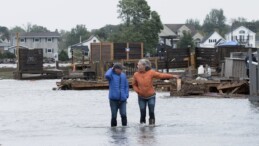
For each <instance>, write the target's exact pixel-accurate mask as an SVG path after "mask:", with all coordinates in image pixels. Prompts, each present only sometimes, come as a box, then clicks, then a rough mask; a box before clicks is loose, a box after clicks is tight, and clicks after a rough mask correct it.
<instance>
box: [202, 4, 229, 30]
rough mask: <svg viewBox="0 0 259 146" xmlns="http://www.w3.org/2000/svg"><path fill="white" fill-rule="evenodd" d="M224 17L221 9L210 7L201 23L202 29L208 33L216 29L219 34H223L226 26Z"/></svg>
mask: <svg viewBox="0 0 259 146" xmlns="http://www.w3.org/2000/svg"><path fill="white" fill-rule="evenodd" d="M225 22H226V17H225V16H224V11H223V10H222V9H219V10H217V9H212V10H211V11H210V13H209V14H207V15H206V18H205V20H204V23H203V26H202V28H203V31H204V32H205V33H206V34H209V33H211V32H213V31H215V30H216V31H218V32H219V33H220V34H221V35H224V34H225V33H226V31H227V28H226V24H225Z"/></svg>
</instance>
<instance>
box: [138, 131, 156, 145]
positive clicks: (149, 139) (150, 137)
mask: <svg viewBox="0 0 259 146" xmlns="http://www.w3.org/2000/svg"><path fill="white" fill-rule="evenodd" d="M155 135H156V129H155V127H148V126H147V127H146V126H144V127H141V126H140V127H139V134H138V143H139V144H140V145H143V146H145V145H147V146H148V145H152V144H153V145H154V144H156V137H155Z"/></svg>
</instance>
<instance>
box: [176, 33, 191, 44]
mask: <svg viewBox="0 0 259 146" xmlns="http://www.w3.org/2000/svg"><path fill="white" fill-rule="evenodd" d="M177 46H178V47H179V48H189V47H190V48H193V47H194V43H193V39H192V35H191V34H190V33H187V32H185V31H184V32H183V37H181V39H180V41H179V42H178V44H177Z"/></svg>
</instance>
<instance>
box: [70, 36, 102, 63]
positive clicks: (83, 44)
mask: <svg viewBox="0 0 259 146" xmlns="http://www.w3.org/2000/svg"><path fill="white" fill-rule="evenodd" d="M91 43H100V40H99V39H98V37H96V36H93V35H92V36H90V37H89V38H88V39H87V40H85V41H83V42H80V43H77V44H74V45H71V46H69V47H68V51H67V52H68V57H69V58H72V54H71V48H72V49H73V48H75V49H76V48H79V49H81V48H88V50H85V54H86V55H85V56H86V59H89V58H90V54H91ZM87 57H88V58H87Z"/></svg>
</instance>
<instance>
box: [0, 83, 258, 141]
mask: <svg viewBox="0 0 259 146" xmlns="http://www.w3.org/2000/svg"><path fill="white" fill-rule="evenodd" d="M56 81H58V80H41V81H16V80H0V145H1V146H86V145H89V146H93V145H101V146H102V145H104V146H117V145H123V146H124V145H132V146H173V145H174V146H236V145H240V146H258V145H259V106H258V105H256V104H252V103H250V102H249V101H248V99H218V98H199V97H196V98H177V97H176V98H175V97H169V93H166V92H159V93H157V104H156V126H155V127H149V126H143V125H140V124H139V109H138V104H137V96H136V94H135V93H134V92H133V91H131V92H130V98H129V100H128V104H127V115H128V126H127V127H125V128H124V127H121V126H120V125H121V122H120V118H119V116H118V125H119V127H117V128H110V109H109V103H108V99H107V94H108V91H107V90H90V91H86V90H85V91H53V90H52V88H53V87H56V86H55V82H56Z"/></svg>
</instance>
